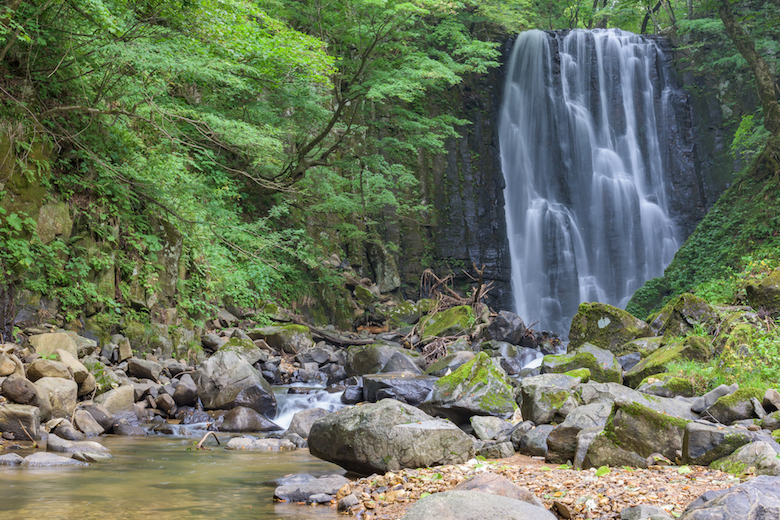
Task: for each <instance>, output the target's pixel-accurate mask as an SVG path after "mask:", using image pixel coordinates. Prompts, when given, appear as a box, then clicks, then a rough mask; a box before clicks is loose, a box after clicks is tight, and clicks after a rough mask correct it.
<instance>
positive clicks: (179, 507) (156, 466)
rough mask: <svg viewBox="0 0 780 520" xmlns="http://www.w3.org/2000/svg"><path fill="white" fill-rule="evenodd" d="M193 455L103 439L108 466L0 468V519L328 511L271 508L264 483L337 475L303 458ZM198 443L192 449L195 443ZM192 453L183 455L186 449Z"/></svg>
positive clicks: (160, 442)
mask: <svg viewBox="0 0 780 520" xmlns="http://www.w3.org/2000/svg"><path fill="white" fill-rule="evenodd" d="M220 438H221V439H224V440H223V446H222V447H218V446H216V445H214V442H213V439H212V440H210V441H207V442H208V443H209V444H211V445H214V447H213V449H212V450H210V451H196V450H194V442H193V439H192V438H190V439H182V438H174V437H147V438H127V437H124V438H123V437H111V436H109V437H102V438H98V439H93V440H97V441H98V442H100V443H102V444H104V445H105V446H106V447H108V448H109V449H110V450H111V454H112V455H113V456H114V460H112V461H109V462H104V463H95V464H92V465H90V467H87V468H83V467H81V468H18V467H4V466H0V518H2V519H3V520H15V519H28V518H46V519H55V518H68V519H73V518H78V519H93V518H94V519H98V518H99V519H101V520H104V519H106V518H111V519H114V518H116V519H135V518H147V517H149V518H154V519H160V520H164V519H169V518H177V519H178V518H231V519H242V518H252V519H285V520H292V519H295V520H299V519H321V520H334V519H336V518H338V517H339V515H338V514H337V513H336V510H335V508H330V507H327V506H316V507H314V506H297V505H289V504H274V503H273V501H272V498H273V490H274V488H273V487H270V486H266V485H263V483H264V482H266V481H268V480H270V479H273V478H278V477H281V476H284V475H287V474H290V473H309V474H311V475H314V476H315V477H316V476H321V475H327V474H331V473H341V474H343V470H341V468H339V467H338V466H336V465H334V464H329V463H327V462H323V461H321V460H319V459H317V458H315V457H313V456H312V455H310V454H309V452H308V450H299V451H295V452H284V453H270V452H246V451H243V452H242V451H227V450H224V449H223V448H224V442H225V441H226V440H227V438H228V435H220ZM196 442H197V440H196V441H195V443H196ZM188 447H192V448H193V449H192V450H190V451H188V450H187V448H188Z"/></svg>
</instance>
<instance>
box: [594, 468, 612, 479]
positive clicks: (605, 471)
mask: <svg viewBox="0 0 780 520" xmlns="http://www.w3.org/2000/svg"><path fill="white" fill-rule="evenodd" d="M610 471H611V470H610V469H609V466H601V467H600V468H599V469H597V470H596V476H597V477H603V476H604V475H609V473H610Z"/></svg>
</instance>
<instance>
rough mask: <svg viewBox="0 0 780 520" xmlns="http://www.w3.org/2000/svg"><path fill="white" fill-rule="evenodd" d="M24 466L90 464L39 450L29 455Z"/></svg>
mask: <svg viewBox="0 0 780 520" xmlns="http://www.w3.org/2000/svg"><path fill="white" fill-rule="evenodd" d="M21 465H22V466H27V467H31V468H41V467H49V466H88V465H89V464H87V463H86V462H81V461H78V460H73V459H72V458H70V457H63V456H61V455H55V454H54V453H47V452H45V451H37V452H35V453H33V454H32V455H27V456H26V457H25V458H24V460H23V461H22V463H21Z"/></svg>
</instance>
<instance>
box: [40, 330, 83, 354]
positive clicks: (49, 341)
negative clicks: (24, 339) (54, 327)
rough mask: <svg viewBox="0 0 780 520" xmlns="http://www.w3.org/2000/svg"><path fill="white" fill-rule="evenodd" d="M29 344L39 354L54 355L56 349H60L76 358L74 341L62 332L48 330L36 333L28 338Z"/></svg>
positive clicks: (76, 348) (76, 349)
mask: <svg viewBox="0 0 780 520" xmlns="http://www.w3.org/2000/svg"><path fill="white" fill-rule="evenodd" d="M28 341H29V342H30V346H31V347H32V348H33V350H35V352H37V353H38V354H40V355H41V356H46V357H54V356H55V355H56V354H57V349H62V350H64V351H66V352H68V353H69V354H70V355H72V356H73V357H75V358H76V359H78V357H79V351H78V345H76V341H75V340H74V339H73V337H71V335H70V334H67V333H64V332H49V333H46V334H36V335H34V336H30V338H29V339H28Z"/></svg>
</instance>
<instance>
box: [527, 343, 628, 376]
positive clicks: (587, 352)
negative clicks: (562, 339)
mask: <svg viewBox="0 0 780 520" xmlns="http://www.w3.org/2000/svg"><path fill="white" fill-rule="evenodd" d="M580 368H587V369H588V370H590V374H591V375H590V379H591V381H596V382H599V383H608V382H614V383H622V382H623V367H622V366H620V363H618V361H617V359H616V358H615V356H614V354H612V352H610V351H609V350H605V349H602V348H598V347H597V346H595V345H592V344H591V343H584V344H583V345H581V346H579V347H578V348H577V349H576V350H574V351H572V350H569V353H568V354H561V355H558V356H544V360H543V361H542V372H543V373H555V374H563V373H564V372H569V371H570V370H576V369H580Z"/></svg>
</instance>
